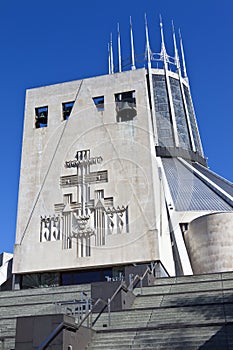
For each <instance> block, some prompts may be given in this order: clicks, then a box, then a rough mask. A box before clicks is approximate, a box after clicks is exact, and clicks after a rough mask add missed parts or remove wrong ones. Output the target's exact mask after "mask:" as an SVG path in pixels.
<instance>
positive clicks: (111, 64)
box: [110, 33, 114, 74]
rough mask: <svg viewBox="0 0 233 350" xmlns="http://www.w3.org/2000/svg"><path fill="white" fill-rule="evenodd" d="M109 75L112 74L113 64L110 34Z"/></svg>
mask: <svg viewBox="0 0 233 350" xmlns="http://www.w3.org/2000/svg"><path fill="white" fill-rule="evenodd" d="M110 71H111V73H110V74H113V73H114V64H113V49H112V33H111V34H110Z"/></svg>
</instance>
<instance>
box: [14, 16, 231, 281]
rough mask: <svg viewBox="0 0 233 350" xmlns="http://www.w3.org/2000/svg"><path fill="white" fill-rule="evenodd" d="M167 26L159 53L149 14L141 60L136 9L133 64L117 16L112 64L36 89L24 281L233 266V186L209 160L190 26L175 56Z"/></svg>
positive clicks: (29, 104)
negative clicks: (105, 70) (194, 88)
mask: <svg viewBox="0 0 233 350" xmlns="http://www.w3.org/2000/svg"><path fill="white" fill-rule="evenodd" d="M159 29H160V33H161V50H160V52H159V53H154V52H153V51H152V49H151V44H150V40H149V30H148V25H147V20H146V18H145V38H146V51H145V53H144V54H143V58H144V62H143V67H140V64H139V63H138V62H137V59H136V57H137V55H135V50H134V36H133V25H132V20H131V19H130V43H131V59H130V62H129V65H128V66H127V62H125V61H124V60H123V59H122V50H121V37H120V29H119V25H118V35H117V46H118V55H117V61H118V63H117V66H116V65H115V64H114V62H115V59H114V58H115V56H114V52H113V42H112V35H111V39H110V43H109V46H108V48H109V50H108V52H109V57H108V59H109V60H108V61H109V74H107V75H103V76H98V77H93V78H88V79H83V80H77V81H71V82H66V83H62V84H56V85H51V86H45V87H40V88H34V89H30V90H28V91H27V94H26V107H25V122H24V136H23V147H22V163H21V174H20V187H19V200H18V219H17V233H16V242H15V250H14V264H13V273H14V276H15V288H18V287H21V288H27V287H30V286H31V287H33V286H42V285H59V284H60V285H65V284H71V283H84V282H93V281H102V280H106V278H108V279H114V280H116V279H121V278H124V277H125V278H127V273H128V272H129V271H130V269H131V267H132V266H134V268H135V269H137V267H138V269H140V268H141V267H143V266H147V265H148V264H150V265H151V264H152V265H153V266H154V267H155V269H154V271H155V272H156V276H174V275H183V274H193V273H204V272H217V271H227V270H232V269H233V266H232V261H233V253H232V251H233V250H232V249H230V250H229V249H228V246H229V245H231V244H233V243H231V242H233V237H232V238H231V236H232V235H233V234H232V232H233V213H232V210H233V187H232V184H231V183H230V182H228V181H227V180H225V179H223V178H221V177H219V176H218V175H216V174H215V173H213V172H212V171H210V170H209V169H208V167H207V163H206V159H205V156H204V153H203V149H202V144H201V139H200V135H199V131H198V126H197V120H196V116H195V112H194V107H193V103H192V98H191V93H190V85H189V80H188V76H187V70H186V64H185V57H184V49H183V44H182V39H181V35H180V33H179V45H178V43H177V39H176V34H175V29H174V27H173V28H172V30H173V43H174V47H173V49H172V51H173V53H174V54H173V55H172V56H170V55H169V54H168V53H167V48H166V46H165V40H164V32H163V24H162V19H160V28H159ZM220 231H221V233H222V232H224V234H221V235H220ZM220 247H221V249H220ZM216 251H218V254H217V255H216Z"/></svg>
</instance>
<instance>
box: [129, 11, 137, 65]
mask: <svg viewBox="0 0 233 350" xmlns="http://www.w3.org/2000/svg"><path fill="white" fill-rule="evenodd" d="M130 41H131V60H132V61H131V69H136V67H135V55H134V42H133V26H132V19H131V16H130Z"/></svg>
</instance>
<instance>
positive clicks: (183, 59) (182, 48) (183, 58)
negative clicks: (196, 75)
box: [179, 29, 188, 79]
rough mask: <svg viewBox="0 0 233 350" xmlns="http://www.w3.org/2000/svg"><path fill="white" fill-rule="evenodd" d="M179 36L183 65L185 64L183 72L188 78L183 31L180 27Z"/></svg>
mask: <svg viewBox="0 0 233 350" xmlns="http://www.w3.org/2000/svg"><path fill="white" fill-rule="evenodd" d="M179 37H180V50H181V57H182V65H183V72H184V78H186V79H187V78H188V75H187V70H186V63H185V57H184V47H183V42H182V37H181V31H180V29H179Z"/></svg>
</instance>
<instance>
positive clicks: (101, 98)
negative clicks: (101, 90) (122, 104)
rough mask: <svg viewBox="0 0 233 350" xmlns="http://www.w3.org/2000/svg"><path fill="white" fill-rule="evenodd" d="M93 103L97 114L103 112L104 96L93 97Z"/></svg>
mask: <svg viewBox="0 0 233 350" xmlns="http://www.w3.org/2000/svg"><path fill="white" fill-rule="evenodd" d="M93 102H94V104H95V106H96V108H97V110H98V112H101V111H104V96H98V97H93Z"/></svg>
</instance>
